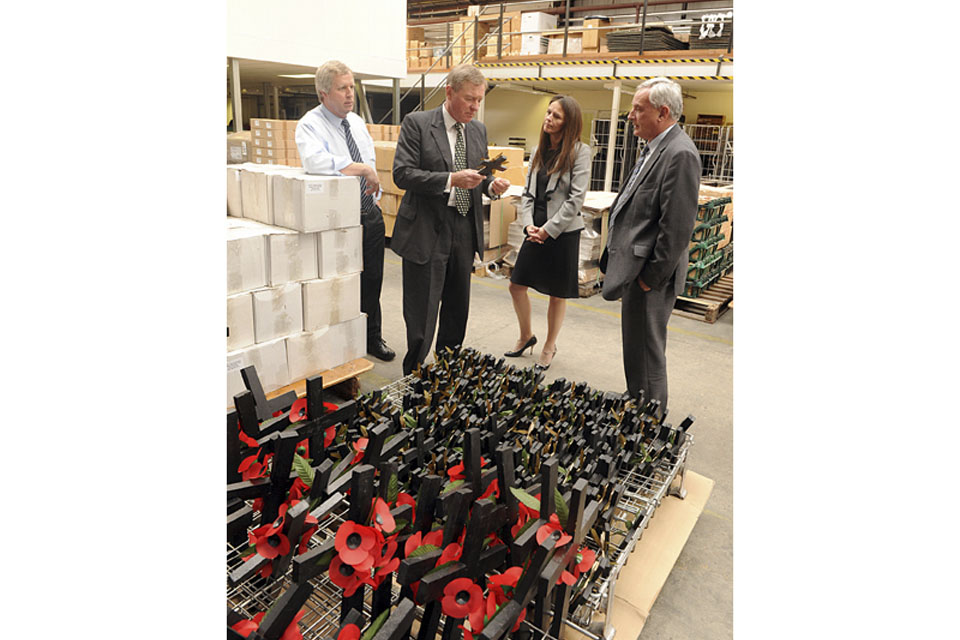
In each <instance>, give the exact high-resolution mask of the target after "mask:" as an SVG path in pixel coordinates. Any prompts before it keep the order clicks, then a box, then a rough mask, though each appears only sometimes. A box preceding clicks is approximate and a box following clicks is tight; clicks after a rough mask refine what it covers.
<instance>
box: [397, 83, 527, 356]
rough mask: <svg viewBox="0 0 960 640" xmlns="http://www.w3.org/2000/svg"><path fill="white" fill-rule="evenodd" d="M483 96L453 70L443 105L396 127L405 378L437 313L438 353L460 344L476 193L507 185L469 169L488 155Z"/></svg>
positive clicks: (474, 246)
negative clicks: (482, 117)
mask: <svg viewBox="0 0 960 640" xmlns="http://www.w3.org/2000/svg"><path fill="white" fill-rule="evenodd" d="M485 94H486V80H485V79H484V77H483V74H482V73H480V71H479V70H478V69H477V68H476V67H474V66H472V65H469V64H464V65H459V66H457V67H454V69H453V70H452V71H451V72H450V75H449V77H448V79H447V86H446V100H445V101H444V103H443V105H441V106H440V107H437V108H436V109H433V110H431V111H426V112H415V113H410V114H408V115H407V116H406V117H405V118H404V119H403V123H402V126H401V127H400V137H399V138H398V139H397V151H396V154H395V155H394V158H393V181H394V182H395V183H396V185H397V186H398V187H400V188H401V189H405V190H406V193H405V194H404V195H403V200H402V201H401V202H400V208H399V210H398V211H397V222H396V225H395V226H394V229H393V238H392V239H391V243H390V246H391V248H392V249H393V250H394V251H396V252H397V254H399V255H400V257H401V258H403V321H404V324H405V325H406V329H407V353H406V355H405V356H404V358H403V373H404V375H407V374H409V373H410V372H412V371H413V369H414V368H415V367H416V366H417V365H418V364H420V363H422V362H423V361H424V360H425V359H426V357H427V355H428V354H429V352H430V345H431V343H432V342H433V334H434V331H435V330H436V329H437V316H438V315H439V317H440V327H439V330H437V346H436V349H437V351H442V350H443V349H444V348H446V347H455V346H458V345H461V344H462V343H463V338H464V335H465V334H466V331H467V314H468V312H469V308H470V272H471V271H472V269H473V255H474V253H481V252H482V250H483V209H482V204H481V200H480V198H481V189H483V190H484V191H485V192H486V193H487V195H490V196H498V195H500V194H501V193H503V192H504V191H506V190H507V187H509V186H510V183H509V182H508V181H507V180H505V179H503V178H493V177H492V176H489V177H486V178H484V176H483V175H481V174H480V173H479V172H478V171H476V170H475V169H472V168H471V167H478V166H479V165H480V161H481V160H482V159H483V158H485V157H486V156H487V129H486V127H484V126H483V124H482V123H480V122H475V121H474V120H473V117H474V116H475V115H476V113H477V111H478V110H479V108H480V102H481V101H482V100H483V97H484V95H485Z"/></svg>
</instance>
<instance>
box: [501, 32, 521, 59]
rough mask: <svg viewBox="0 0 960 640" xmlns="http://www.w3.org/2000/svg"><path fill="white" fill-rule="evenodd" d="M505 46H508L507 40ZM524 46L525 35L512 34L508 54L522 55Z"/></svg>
mask: <svg viewBox="0 0 960 640" xmlns="http://www.w3.org/2000/svg"><path fill="white" fill-rule="evenodd" d="M504 46H506V42H504ZM522 48H523V36H522V35H519V34H518V35H515V36H510V50H509V51H507V55H511V56H518V55H520V50H521V49H522Z"/></svg>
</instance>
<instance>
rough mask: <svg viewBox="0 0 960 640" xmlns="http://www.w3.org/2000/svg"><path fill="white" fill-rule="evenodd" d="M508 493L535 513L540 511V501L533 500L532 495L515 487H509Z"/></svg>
mask: <svg viewBox="0 0 960 640" xmlns="http://www.w3.org/2000/svg"><path fill="white" fill-rule="evenodd" d="M510 493H512V494H513V495H514V496H516V498H517V500H519V501H520V502H522V503H523V504H525V505H526V506H528V507H530V508H531V509H533V510H535V511H540V501H539V500H537V499H536V498H534V497H533V496H532V495H530V494H529V493H527V492H526V491H524V490H523V489H518V488H517V487H510Z"/></svg>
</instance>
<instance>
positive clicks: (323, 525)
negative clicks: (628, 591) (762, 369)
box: [227, 375, 693, 640]
mask: <svg viewBox="0 0 960 640" xmlns="http://www.w3.org/2000/svg"><path fill="white" fill-rule="evenodd" d="M415 379H416V377H415V376H413V375H408V376H405V377H403V378H400V379H399V380H395V381H394V382H391V383H390V384H388V385H386V386H384V387H383V388H382V389H381V391H382V393H383V397H384V398H385V399H386V400H388V401H389V402H390V403H391V404H393V405H394V406H395V407H397V408H402V406H403V397H404V396H405V395H407V394H409V393H412V392H413V381H414V380H415ZM692 444H693V437H692V436H691V435H689V434H687V436H686V438H685V440H684V443H683V444H682V445H681V447H680V449H679V452H678V454H677V455H676V456H675V458H673V459H672V460H662V461H661V462H660V464H659V465H658V466H657V468H656V469H655V470H654V473H653V474H652V476H644V475H641V474H640V473H639V471H638V470H637V468H627V469H623V470H621V472H620V474H619V475H618V477H617V480H618V483H620V484H623V485H625V490H624V492H623V494H622V496H621V497H620V499H619V501H618V502H617V505H616V506H615V509H614V514H613V524H612V527H611V530H610V532H609V534H608V535H607V536H606V537H605V540H603V541H602V544H601V541H598V540H596V539H594V538H593V536H588V537H587V538H586V540H585V544H586V545H587V546H589V547H590V548H591V549H593V550H594V551H595V552H597V554H598V558H599V557H600V556H601V555H603V556H605V557H606V558H607V561H608V562H609V563H610V570H609V572H608V573H607V575H606V576H605V577H600V578H598V579H596V580H595V581H594V582H593V583H592V584H591V585H590V587H589V592H588V593H587V594H586V595H585V596H584V598H582V599H581V601H580V602H579V604H578V605H577V606H576V607H574V608H573V609H571V611H570V612H569V614H568V618H567V619H566V620H565V624H566V625H567V626H569V627H570V628H572V629H574V630H575V631H578V632H580V633H582V634H584V635H585V636H587V637H588V638H592V639H593V640H612V638H613V637H614V634H615V632H616V630H615V629H614V627H613V626H612V625H611V624H610V618H611V613H612V606H613V602H614V592H615V589H616V582H617V579H618V578H619V575H620V571H621V570H622V569H623V567H624V565H625V564H626V563H627V560H628V559H629V557H630V554H631V553H632V552H633V549H634V547H635V546H636V544H637V542H638V541H639V540H640V537H641V536H642V535H643V531H644V529H646V527H647V525H648V524H649V523H650V519H651V518H652V517H653V514H654V512H655V510H656V509H657V507H658V506H659V505H660V503H661V502H662V501H663V498H664V497H666V496H667V495H668V494H672V495H677V496H679V497H681V498H682V497H684V495H685V493H686V491H685V490H684V489H683V477H684V473H685V470H686V459H687V454H688V452H689V449H690V446H691V445H692ZM678 477H679V486H678V487H674V484H675V483H676V481H677V478H678ZM346 514H347V506H346V503H344V504H343V505H341V507H339V508H338V509H337V510H335V511H334V512H332V513H330V514H329V515H328V516H327V517H326V518H325V519H324V520H323V521H322V522H320V528H319V530H318V531H317V532H316V533H314V535H313V536H312V537H311V539H310V541H309V543H308V548H310V549H313V548H315V547H318V546H320V545H321V544H323V543H324V542H325V541H327V540H328V539H330V538H331V537H334V536H336V531H337V529H338V528H339V527H340V525H341V524H343V523H344V522H345V521H346ZM245 551H246V547H240V548H238V547H234V546H232V545H230V544H229V543H228V544H227V569H228V571H232V570H234V569H235V568H236V567H238V566H240V564H241V563H242V562H243V560H242V558H241V557H240V554H241V552H245ZM310 582H311V584H312V585H313V587H314V588H313V593H312V594H311V596H310V598H309V599H308V600H307V602H306V604H305V605H304V607H303V608H304V609H305V610H306V614H305V615H304V617H303V618H302V619H301V621H300V627H301V631H302V633H303V637H304V639H305V640H320V639H321V638H329V637H334V636H335V635H336V632H337V630H338V629H339V627H340V620H339V618H340V605H341V602H342V591H341V589H340V588H339V587H337V586H336V585H334V584H333V583H332V582H331V581H330V577H329V575H328V574H326V573H323V574H321V575H319V576H316V577H314V578H312V579H311V581H310ZM292 584H293V578H292V568H290V567H288V569H287V570H286V571H285V572H284V574H283V575H282V576H271V577H270V578H268V579H263V578H259V577H256V578H251V579H249V580H246V581H245V582H243V583H240V584H238V585H236V586H234V587H232V588H228V590H227V604H228V606H229V607H230V608H232V609H233V610H234V611H236V612H237V613H240V614H243V615H244V616H246V617H247V618H252V617H253V616H254V615H256V614H257V613H260V612H262V611H266V610H268V609H269V608H270V607H271V606H272V605H273V603H274V602H275V601H276V599H277V598H278V597H280V595H281V594H282V593H283V592H284V591H285V590H286V589H288V588H290V587H291V586H292ZM393 592H394V593H393V595H394V597H395V598H398V597H399V593H400V587H399V585H396V584H394V588H393ZM364 609H365V612H366V613H367V614H369V613H370V612H371V606H370V602H369V598H368V601H367V602H365V603H364ZM597 614H602V620H597V621H596V622H595V621H594V618H595V617H597ZM420 615H421V611H420V610H419V608H418V612H417V618H420ZM441 624H442V623H441ZM522 628H523V629H525V630H526V631H527V632H529V633H530V634H531V636H530V637H533V638H537V639H538V640H556V639H554V638H551V637H550V636H549V634H547V633H546V632H545V631H543V630H541V629H537V628H536V627H534V626H533V625H532V624H530V623H529V622H526V621H525V622H524V623H523V626H522Z"/></svg>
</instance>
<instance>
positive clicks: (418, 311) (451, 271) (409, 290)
mask: <svg viewBox="0 0 960 640" xmlns="http://www.w3.org/2000/svg"><path fill="white" fill-rule="evenodd" d="M445 213H446V214H447V215H444V216H443V217H442V218H441V222H440V225H439V234H438V236H437V244H436V245H435V246H434V248H433V252H432V253H431V254H430V259H429V260H428V261H427V263H426V264H417V263H415V262H413V261H412V260H404V261H403V322H404V324H405V325H406V327H407V353H406V355H405V356H404V358H403V374H404V375H408V374H410V373H411V372H412V371H413V369H414V368H415V367H416V366H417V365H418V364H421V363H422V362H423V361H424V360H425V359H426V358H427V356H428V355H429V354H430V345H431V344H432V343H433V334H434V331H437V346H436V350H437V351H442V350H443V349H445V348H446V347H455V346H458V345H462V344H463V339H464V336H465V335H466V332H467V316H468V315H469V312H470V273H471V271H472V270H473V254H474V249H473V247H474V242H475V240H474V236H475V235H476V232H475V231H474V230H473V211H472V209H471V211H470V212H468V213H467V215H466V217H464V216H461V215H460V214H459V213H457V210H456V209H454V208H453V207H446V212H445ZM441 300H442V301H443V304H442V306H441ZM437 316H439V318H440V328H439V330H437Z"/></svg>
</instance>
